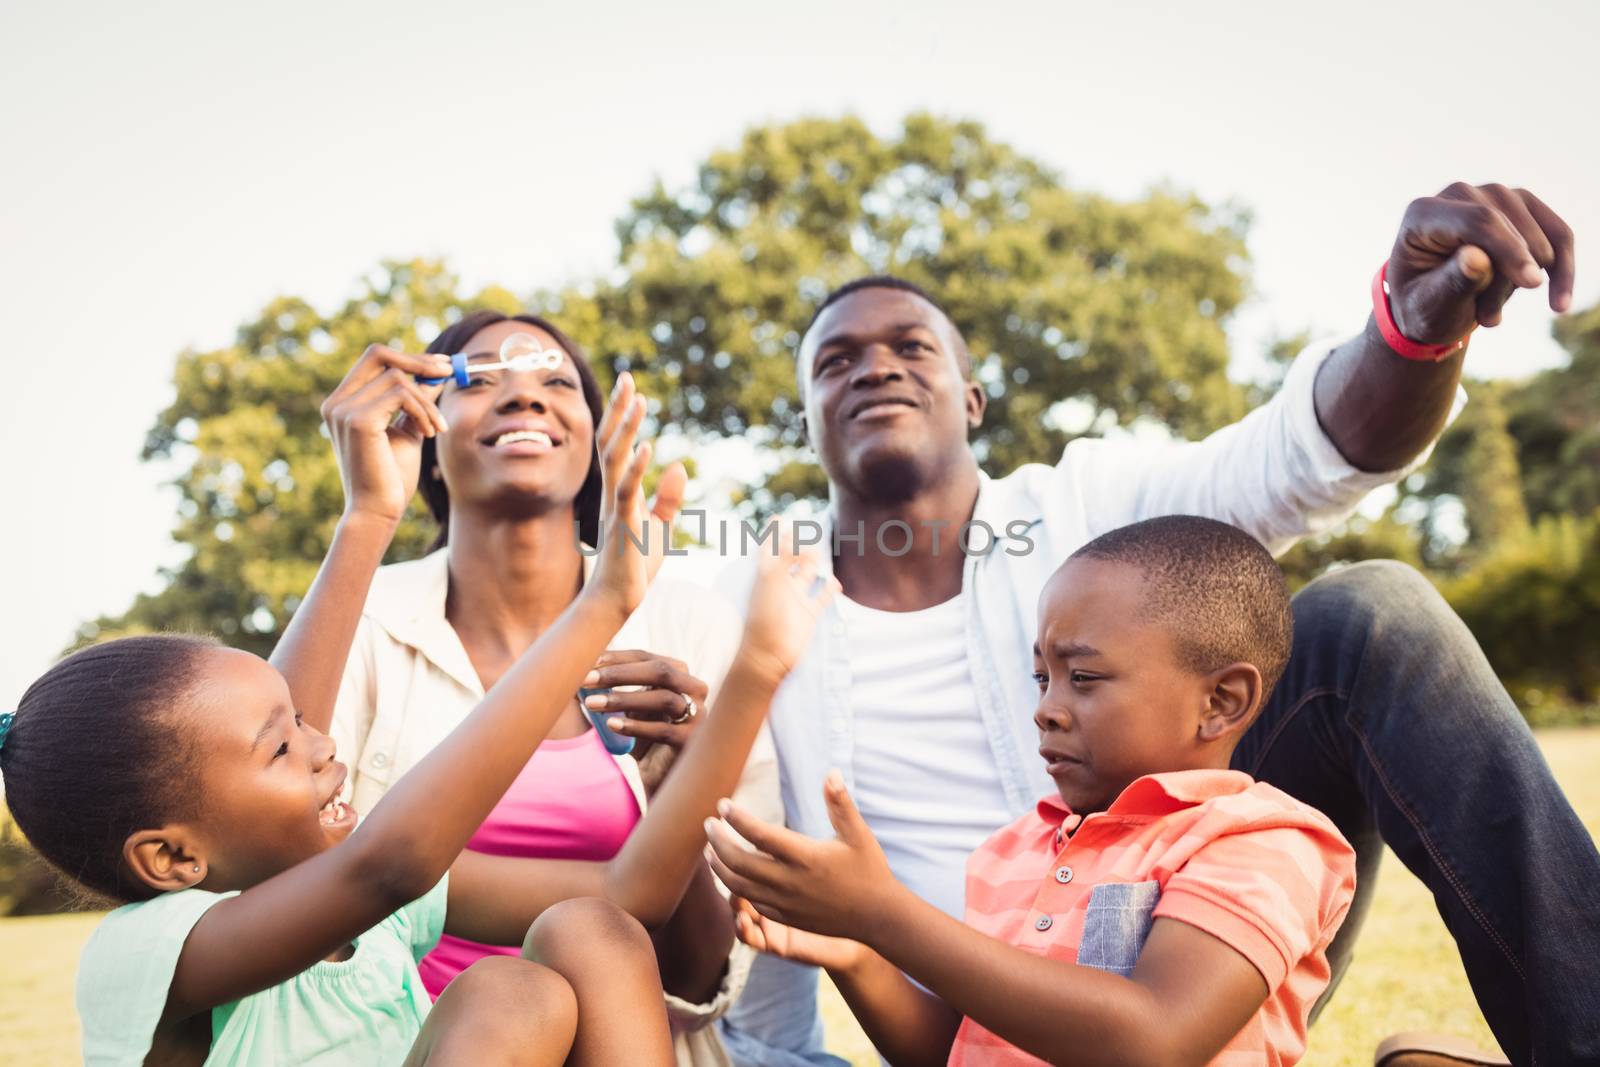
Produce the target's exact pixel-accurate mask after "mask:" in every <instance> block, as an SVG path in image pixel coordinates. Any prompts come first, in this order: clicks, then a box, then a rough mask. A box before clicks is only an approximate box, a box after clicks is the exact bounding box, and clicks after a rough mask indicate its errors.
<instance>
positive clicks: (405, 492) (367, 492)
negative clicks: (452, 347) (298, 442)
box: [322, 345, 450, 524]
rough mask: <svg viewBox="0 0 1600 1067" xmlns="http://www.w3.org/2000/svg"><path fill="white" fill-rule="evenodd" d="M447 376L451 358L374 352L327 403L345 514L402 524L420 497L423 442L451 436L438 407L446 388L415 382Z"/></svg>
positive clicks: (369, 350) (372, 347)
mask: <svg viewBox="0 0 1600 1067" xmlns="http://www.w3.org/2000/svg"><path fill="white" fill-rule="evenodd" d="M419 374H420V375H425V376H427V377H439V376H441V375H444V376H448V375H449V374H450V360H449V358H448V357H446V356H436V355H424V356H413V355H408V354H407V353H404V352H396V351H395V350H394V349H392V348H388V347H386V346H384V345H370V346H368V348H367V350H366V351H365V352H363V353H362V354H361V358H360V359H358V360H356V362H355V365H354V366H352V367H351V368H350V373H348V374H346V375H345V376H344V380H343V381H341V382H340V383H339V385H338V387H337V388H335V389H334V391H333V392H332V393H330V394H329V395H328V399H326V400H324V401H323V402H322V420H323V421H324V422H325V423H327V424H328V433H329V436H331V437H332V438H333V453H334V456H335V457H336V458H337V459H338V462H339V479H340V481H342V482H343V483H344V507H345V514H347V515H350V514H360V515H370V516H373V517H375V518H378V519H381V520H383V521H384V522H387V523H391V524H398V523H399V522H400V519H401V518H402V517H403V516H404V515H405V512H406V505H407V504H409V503H410V501H411V497H412V495H413V494H415V493H416V491H417V479H418V477H419V475H420V473H421V468H422V440H423V438H425V437H433V436H434V435H436V434H441V433H444V432H445V431H446V430H448V429H449V427H448V426H446V425H445V421H444V416H443V415H441V414H439V408H438V406H437V404H436V401H437V400H438V398H439V393H440V392H441V391H442V390H443V388H444V386H443V385H421V384H419V383H418V382H417V381H416V377H415V376H416V375H419Z"/></svg>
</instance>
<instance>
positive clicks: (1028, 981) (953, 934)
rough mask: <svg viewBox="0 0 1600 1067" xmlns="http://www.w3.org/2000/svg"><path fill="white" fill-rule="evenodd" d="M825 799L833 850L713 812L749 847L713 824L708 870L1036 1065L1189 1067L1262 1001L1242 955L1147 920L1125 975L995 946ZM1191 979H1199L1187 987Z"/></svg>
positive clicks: (886, 1015)
mask: <svg viewBox="0 0 1600 1067" xmlns="http://www.w3.org/2000/svg"><path fill="white" fill-rule="evenodd" d="M826 793H827V802H828V811H829V815H830V817H831V818H832V820H833V824H834V829H835V831H836V832H837V834H838V838H837V839H836V840H834V841H826V842H824V841H815V840H812V839H810V838H806V837H803V836H801V835H799V834H795V833H793V832H791V831H788V830H784V829H782V828H780V827H775V826H769V825H767V824H764V823H761V822H759V821H756V820H753V819H750V818H749V817H747V816H744V815H742V814H741V813H740V812H739V811H738V810H737V809H734V808H732V807H729V806H725V807H724V818H725V819H726V820H727V822H728V824H729V825H730V826H732V827H733V829H734V830H736V831H737V832H738V833H739V834H741V835H742V836H743V837H745V838H746V839H747V840H748V841H750V843H751V844H753V845H754V846H755V847H756V848H757V849H760V850H761V852H760V853H757V852H753V851H750V850H749V849H746V848H743V847H741V846H740V845H738V844H736V843H735V842H734V841H733V839H732V837H731V835H729V834H728V833H727V832H725V831H724V830H723V829H722V828H720V827H717V828H714V829H713V831H712V833H711V844H712V848H713V849H714V850H715V853H716V859H715V860H714V861H713V866H714V867H715V869H716V871H717V874H718V875H719V876H720V877H721V878H722V880H723V881H724V882H725V883H726V884H727V885H728V887H729V888H730V889H731V890H733V891H734V892H735V893H737V894H739V895H740V896H742V897H745V898H746V899H748V900H750V901H751V902H752V904H753V905H754V906H755V908H756V909H758V910H760V911H762V912H763V913H764V914H773V915H778V916H781V917H782V919H783V921H784V922H787V923H790V924H792V925H794V926H797V927H800V928H801V929H805V930H813V931H816V932H817V933H819V934H825V935H832V936H835V937H845V938H854V939H856V940H859V941H861V942H863V943H864V944H866V945H867V946H869V947H870V948H872V949H875V950H877V952H878V953H879V954H880V955H881V956H882V957H883V958H884V960H885V961H886V965H887V966H891V967H895V968H899V969H900V970H902V971H904V972H905V973H906V974H907V975H909V976H910V977H911V978H913V979H915V980H916V981H918V982H921V983H922V984H923V985H925V986H926V987H927V988H928V989H929V990H931V991H932V992H933V993H935V994H937V995H938V996H939V997H940V998H941V999H942V1000H943V1001H944V1002H945V1004H947V1005H948V1006H949V1008H950V1009H951V1010H953V1011H955V1012H958V1013H960V1014H961V1015H964V1016H968V1017H970V1018H972V1019H973V1020H974V1021H975V1022H977V1023H978V1024H980V1025H982V1026H984V1027H985V1028H987V1029H989V1030H991V1031H992V1032H994V1033H995V1034H997V1035H999V1036H1000V1037H1002V1038H1004V1039H1005V1040H1007V1041H1009V1042H1011V1043H1012V1044H1014V1045H1016V1046H1018V1047H1019V1048H1022V1049H1025V1050H1027V1051H1028V1052H1031V1053H1033V1054H1034V1055H1036V1056H1039V1057H1041V1058H1044V1059H1047V1060H1050V1061H1051V1062H1064V1061H1070V1062H1073V1063H1082V1064H1090V1065H1093V1064H1103V1065H1118V1067H1121V1065H1131V1064H1139V1065H1143V1064H1162V1065H1170V1064H1178V1065H1183V1064H1190V1063H1192V1064H1195V1065H1197V1067H1198V1065H1203V1064H1205V1063H1207V1062H1209V1061H1210V1060H1211V1059H1212V1058H1213V1057H1214V1056H1215V1055H1216V1054H1217V1052H1218V1051H1220V1050H1221V1049H1222V1048H1223V1046H1224V1045H1226V1044H1227V1042H1228V1040H1229V1039H1230V1038H1231V1037H1232V1036H1233V1035H1234V1034H1236V1033H1238V1031H1239V1030H1240V1028H1241V1027H1243V1026H1244V1025H1245V1023H1246V1022H1248V1021H1249V1019H1250V1016H1251V1015H1253V1014H1254V1013H1255V1012H1256V1010H1257V1009H1259V1008H1260V1006H1261V1003H1262V1002H1263V1001H1264V1000H1265V999H1266V996H1267V993H1268V988H1267V983H1266V980H1265V979H1264V978H1263V977H1262V976H1261V974H1260V972H1259V971H1257V970H1256V968H1255V966H1254V965H1253V964H1252V963H1251V962H1250V961H1249V960H1248V959H1246V958H1245V957H1244V956H1243V955H1241V954H1240V953H1238V952H1237V951H1235V950H1234V949H1233V948H1231V947H1230V946H1228V945H1227V944H1225V943H1224V942H1222V941H1220V940H1218V939H1216V938H1214V937H1212V936H1211V935H1210V934H1207V933H1204V932H1202V931H1201V930H1199V929H1198V928H1196V927H1193V926H1189V925H1187V924H1185V923H1182V922H1178V921H1176V920H1172V919H1159V920H1157V922H1156V924H1155V927H1154V929H1153V930H1152V932H1151V935H1150V937H1149V939H1148V940H1147V941H1146V943H1145V946H1144V949H1143V951H1142V952H1141V953H1140V956H1139V962H1138V964H1137V966H1136V967H1135V969H1134V972H1133V974H1132V975H1131V976H1130V977H1128V978H1123V977H1121V976H1119V975H1115V974H1111V973H1109V972H1106V971H1101V970H1098V969H1096V968H1091V967H1080V966H1078V965H1077V964H1075V963H1068V962H1065V961H1061V960H1053V959H1048V958H1046V957H1042V956H1038V955H1035V954H1034V953H1031V952H1027V951H1024V950H1022V949H1018V948H1013V947H1012V946H1010V945H1006V944H1004V943H1003V942H1000V941H996V940H995V939H993V938H991V937H988V936H987V935H985V934H982V933H979V932H978V931H977V930H974V929H972V928H971V927H969V926H966V925H964V924H963V923H961V922H959V921H957V920H955V919H953V918H951V917H950V916H948V915H946V914H944V912H942V911H940V910H939V909H938V908H935V907H934V906H933V905H931V904H928V903H927V902H925V901H923V900H921V899H920V898H918V897H917V896H916V895H915V894H913V893H912V892H911V891H910V890H908V889H906V888H905V887H904V886H903V885H901V884H900V883H899V882H897V881H895V879H894V877H893V876H892V875H891V874H890V873H889V869H888V864H887V863H886V862H885V861H884V858H883V852H882V850H881V849H879V848H878V845H877V842H876V841H875V840H874V839H873V838H872V835H871V832H870V831H869V830H868V829H867V827H866V824H865V823H864V822H863V821H862V820H861V816H860V814H859V813H858V812H857V811H856V810H855V806H854V804H853V803H851V801H850V798H849V795H848V794H847V793H846V792H845V789H844V785H843V783H842V782H840V781H839V780H838V779H837V778H833V779H830V781H829V783H828V785H827V787H826ZM1196 974H1203V975H1205V976H1206V980H1205V981H1203V982H1196V981H1195V980H1194V976H1195V975H1196ZM880 984H881V983H880ZM874 988H878V987H877V986H874ZM863 999H864V1000H866V999H871V1006H870V1007H868V1008H867V1012H868V1014H869V1015H871V1016H872V1017H873V1018H874V1019H875V1021H877V1022H879V1024H880V1025H881V1026H883V1027H884V1028H885V1029H888V1030H892V1031H893V1032H892V1033H888V1034H886V1035H885V1036H886V1038H887V1039H888V1040H889V1041H901V1040H905V1041H912V1040H914V1037H915V1035H914V1034H913V1033H910V1032H908V1031H904V1030H902V1027H906V1026H908V1025H910V1024H909V1023H907V1022H906V1021H904V1020H903V1019H902V1018H901V1017H900V1016H898V1015H897V1014H896V1013H895V1012H894V1011H892V1010H890V1009H888V1008H886V1007H884V1006H883V1004H886V1003H890V1002H889V1001H888V998H887V996H886V995H883V999H882V1003H880V1001H879V1000H878V999H875V998H863ZM863 1024H864V1025H865V1020H863ZM880 1047H882V1046H880Z"/></svg>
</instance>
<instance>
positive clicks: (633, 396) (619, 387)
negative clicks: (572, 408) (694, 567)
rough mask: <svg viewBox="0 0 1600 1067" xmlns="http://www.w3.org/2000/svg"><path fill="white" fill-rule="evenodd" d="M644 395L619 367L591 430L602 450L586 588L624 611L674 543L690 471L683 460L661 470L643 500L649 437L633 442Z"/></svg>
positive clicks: (629, 608) (635, 604) (641, 596)
mask: <svg viewBox="0 0 1600 1067" xmlns="http://www.w3.org/2000/svg"><path fill="white" fill-rule="evenodd" d="M644 407H645V405H644V398H643V397H642V396H639V395H638V394H637V393H636V392H635V390H634V386H633V376H632V375H631V374H627V373H623V374H621V375H620V376H618V378H617V384H616V386H615V388H613V389H612V391H611V404H610V406H609V407H607V408H606V413H605V415H604V417H603V418H601V420H600V425H599V427H598V428H597V429H596V431H595V447H596V448H597V449H598V450H599V452H600V476H601V483H602V485H603V487H604V488H603V490H602V494H601V504H600V543H599V544H598V545H596V546H595V548H596V550H597V551H598V554H599V563H598V565H597V566H596V567H595V572H594V578H593V580H592V581H591V583H590V585H589V587H588V588H587V589H586V590H585V591H586V592H589V591H590V590H592V594H591V595H600V596H610V597H614V598H616V601H617V603H618V606H619V607H620V608H621V609H622V611H623V612H624V614H632V612H633V610H634V609H635V608H637V607H638V606H639V602H640V601H641V600H643V599H644V594H645V590H646V589H647V588H648V587H649V585H650V582H651V580H652V579H653V578H655V576H656V572H657V571H659V570H660V569H661V564H662V561H663V560H665V559H666V554H667V549H669V548H671V547H672V520H673V519H674V518H676V517H677V514H678V508H679V507H681V506H682V504H683V492H684V488H685V486H686V485H687V484H688V480H689V476H688V474H687V472H686V471H685V470H684V469H683V464H681V463H674V464H673V465H672V466H670V467H668V468H667V469H666V470H664V471H662V472H661V480H660V481H659V483H657V486H656V498H655V502H654V504H653V505H652V506H651V507H649V508H648V509H647V508H646V507H645V501H644V472H645V470H646V469H647V468H648V467H649V465H650V455H651V448H650V443H649V442H648V441H647V442H643V443H638V444H636V443H635V442H636V441H637V440H638V436H639V427H640V426H641V425H643V423H644Z"/></svg>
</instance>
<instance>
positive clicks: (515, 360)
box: [500, 333, 562, 371]
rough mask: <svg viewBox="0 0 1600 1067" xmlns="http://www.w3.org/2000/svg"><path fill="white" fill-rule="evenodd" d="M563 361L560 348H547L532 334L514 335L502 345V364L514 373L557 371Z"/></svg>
mask: <svg viewBox="0 0 1600 1067" xmlns="http://www.w3.org/2000/svg"><path fill="white" fill-rule="evenodd" d="M561 360H562V352H561V350H560V349H559V348H545V347H544V346H543V345H541V344H540V343H539V339H538V338H537V337H535V336H533V334H531V333H514V334H512V335H511V336H510V337H507V338H506V339H505V340H504V341H503V342H501V345H500V362H501V363H502V364H504V365H505V366H507V367H509V368H511V369H512V370H514V371H535V370H555V369H556V368H557V367H559V366H561Z"/></svg>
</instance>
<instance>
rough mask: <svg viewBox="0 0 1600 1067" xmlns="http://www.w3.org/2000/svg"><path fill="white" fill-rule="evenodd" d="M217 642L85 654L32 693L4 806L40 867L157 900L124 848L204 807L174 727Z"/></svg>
mask: <svg viewBox="0 0 1600 1067" xmlns="http://www.w3.org/2000/svg"><path fill="white" fill-rule="evenodd" d="M215 647H217V643H216V642H215V641H213V640H211V639H210V638H207V637H194V636H189V635H185V634H161V635H155V636H148V637H124V638H121V639H120V640H116V641H108V642H106V643H105V644H102V645H93V646H91V647H89V648H86V649H83V650H82V651H80V652H76V653H74V654H72V655H71V656H68V657H67V658H66V659H64V660H62V661H61V662H60V663H58V664H56V665H55V666H54V667H52V668H50V669H49V670H48V671H46V672H45V673H44V675H43V676H42V677H41V678H40V679H39V680H38V681H36V682H34V683H33V684H32V685H31V686H29V687H28V691H27V692H26V693H24V694H22V702H21V703H20V704H19V705H18V706H17V711H16V718H15V719H14V720H13V721H12V724H11V732H10V733H9V734H7V735H6V737H5V743H4V744H3V745H0V775H4V778H5V800H6V806H7V807H8V808H10V809H11V816H12V818H14V819H15V820H16V822H17V826H18V828H20V829H21V830H22V833H23V834H24V836H26V837H27V839H28V841H29V842H30V843H31V844H32V845H33V847H34V848H35V849H36V850H37V851H38V852H39V854H40V855H41V856H43V857H44V858H45V859H47V860H49V861H50V862H51V863H52V864H53V865H54V866H56V867H57V868H59V869H60V870H61V872H62V873H63V874H65V875H66V876H67V877H69V878H71V879H73V880H74V881H76V882H78V883H79V884H81V885H82V886H84V887H85V888H87V889H89V890H91V891H93V892H95V893H100V894H103V895H105V896H108V897H112V898H114V899H116V900H122V901H128V900H146V899H149V898H150V897H153V896H156V895H157V894H156V891H155V890H154V889H152V888H151V887H150V886H148V885H146V884H145V883H143V882H141V881H140V880H139V879H137V878H135V877H134V875H133V872H132V871H131V870H130V869H129V868H128V865H127V863H125V862H124V861H123V858H122V846H123V844H124V843H125V842H126V841H127V839H128V835H129V834H131V833H133V832H134V831H136V830H150V829H155V828H157V827H159V826H162V825H163V824H165V823H168V822H172V821H174V820H178V819H184V818H187V817H189V816H190V815H191V814H192V813H193V812H194V810H195V809H196V807H197V804H198V799H199V798H197V797H196V796H195V789H196V786H195V785H194V784H193V781H194V776H193V775H192V774H189V773H186V771H187V770H188V769H189V768H191V767H192V763H193V761H192V760H191V758H190V757H191V753H190V750H189V746H188V745H186V744H185V743H184V742H183V740H182V736H181V731H180V730H178V729H175V728H174V718H175V715H176V713H177V711H178V706H179V704H180V703H181V702H182V701H183V699H184V697H185V696H186V695H187V694H188V693H189V692H190V691H191V690H192V689H193V687H194V684H195V682H196V680H197V677H198V673H199V661H200V654H201V653H202V652H204V651H205V650H207V649H210V648H215Z"/></svg>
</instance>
